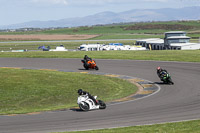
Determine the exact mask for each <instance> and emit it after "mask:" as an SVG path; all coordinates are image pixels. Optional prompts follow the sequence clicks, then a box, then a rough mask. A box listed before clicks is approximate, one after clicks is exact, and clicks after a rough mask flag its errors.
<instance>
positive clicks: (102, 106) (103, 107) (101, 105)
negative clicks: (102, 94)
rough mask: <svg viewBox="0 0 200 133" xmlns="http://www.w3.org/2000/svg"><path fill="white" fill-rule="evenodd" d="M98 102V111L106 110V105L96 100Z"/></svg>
mask: <svg viewBox="0 0 200 133" xmlns="http://www.w3.org/2000/svg"><path fill="white" fill-rule="evenodd" d="M98 101H99V105H100V106H99V109H105V108H106V104H105V103H104V102H103V101H101V100H98Z"/></svg>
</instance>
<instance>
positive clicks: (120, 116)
mask: <svg viewBox="0 0 200 133" xmlns="http://www.w3.org/2000/svg"><path fill="white" fill-rule="evenodd" d="M96 61H97V64H98V66H99V68H100V70H99V71H100V72H105V73H113V74H119V75H127V76H133V77H138V78H143V79H147V80H150V81H153V82H155V83H158V84H159V85H160V87H161V90H160V91H159V92H158V93H156V94H154V95H152V96H150V97H147V98H144V99H140V100H136V101H130V102H126V103H123V104H117V105H111V106H108V107H107V109H105V110H96V111H89V112H76V111H72V110H66V111H57V112H44V113H40V114H35V115H18V116H0V133H47V132H60V131H72V130H87V129H100V128H111V127H122V126H133V125H143V124H154V123H163V122H173V121H182V120H191V119H200V86H199V83H200V63H179V62H156V61H132V60H96ZM0 62H1V63H0V67H26V68H33V69H34V68H37V69H59V70H67V71H68V70H73V71H84V70H80V69H82V63H81V62H80V59H37V58H34V59H27V58H19V59H17V58H0ZM157 66H161V67H163V68H166V69H167V70H168V71H169V72H170V73H171V76H172V79H173V81H174V83H175V84H174V85H163V84H160V81H159V79H158V77H157V75H156V67H157Z"/></svg>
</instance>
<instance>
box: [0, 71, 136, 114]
mask: <svg viewBox="0 0 200 133" xmlns="http://www.w3.org/2000/svg"><path fill="white" fill-rule="evenodd" d="M0 75H1V76H0V115H2V114H21V113H30V112H38V111H48V110H57V109H66V108H70V107H75V106H77V103H76V101H77V96H78V95H77V90H78V89H80V88H82V89H83V90H85V91H88V92H90V93H91V94H92V95H97V96H98V98H99V99H101V100H103V101H111V100H113V99H118V98H122V97H125V96H128V95H130V94H133V93H135V92H136V91H137V87H136V86H135V85H133V84H132V83H130V82H128V81H127V80H122V79H119V78H112V77H106V76H101V75H90V74H83V73H75V72H73V73H72V72H58V71H47V70H46V71H45V70H27V69H13V68H0ZM113 94H114V95H113Z"/></svg>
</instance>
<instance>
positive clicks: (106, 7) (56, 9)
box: [0, 0, 200, 25]
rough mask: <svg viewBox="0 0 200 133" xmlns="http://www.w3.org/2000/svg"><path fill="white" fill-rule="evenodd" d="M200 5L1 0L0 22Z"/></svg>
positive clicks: (146, 0) (149, 0)
mask: <svg viewBox="0 0 200 133" xmlns="http://www.w3.org/2000/svg"><path fill="white" fill-rule="evenodd" d="M187 6H200V0H0V18H1V19H0V25H9V24H16V23H22V22H28V21H34V20H40V21H47V20H58V19H64V18H71V17H83V16H88V15H93V14H95V13H99V12H103V11H112V12H123V11H127V10H131V9H157V8H182V7H187Z"/></svg>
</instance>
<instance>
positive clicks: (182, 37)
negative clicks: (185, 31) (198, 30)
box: [167, 36, 190, 39]
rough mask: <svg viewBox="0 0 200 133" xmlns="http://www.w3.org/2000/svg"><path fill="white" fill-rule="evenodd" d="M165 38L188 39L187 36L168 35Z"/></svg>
mask: <svg viewBox="0 0 200 133" xmlns="http://www.w3.org/2000/svg"><path fill="white" fill-rule="evenodd" d="M167 39H190V37H188V36H170V37H167Z"/></svg>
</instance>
